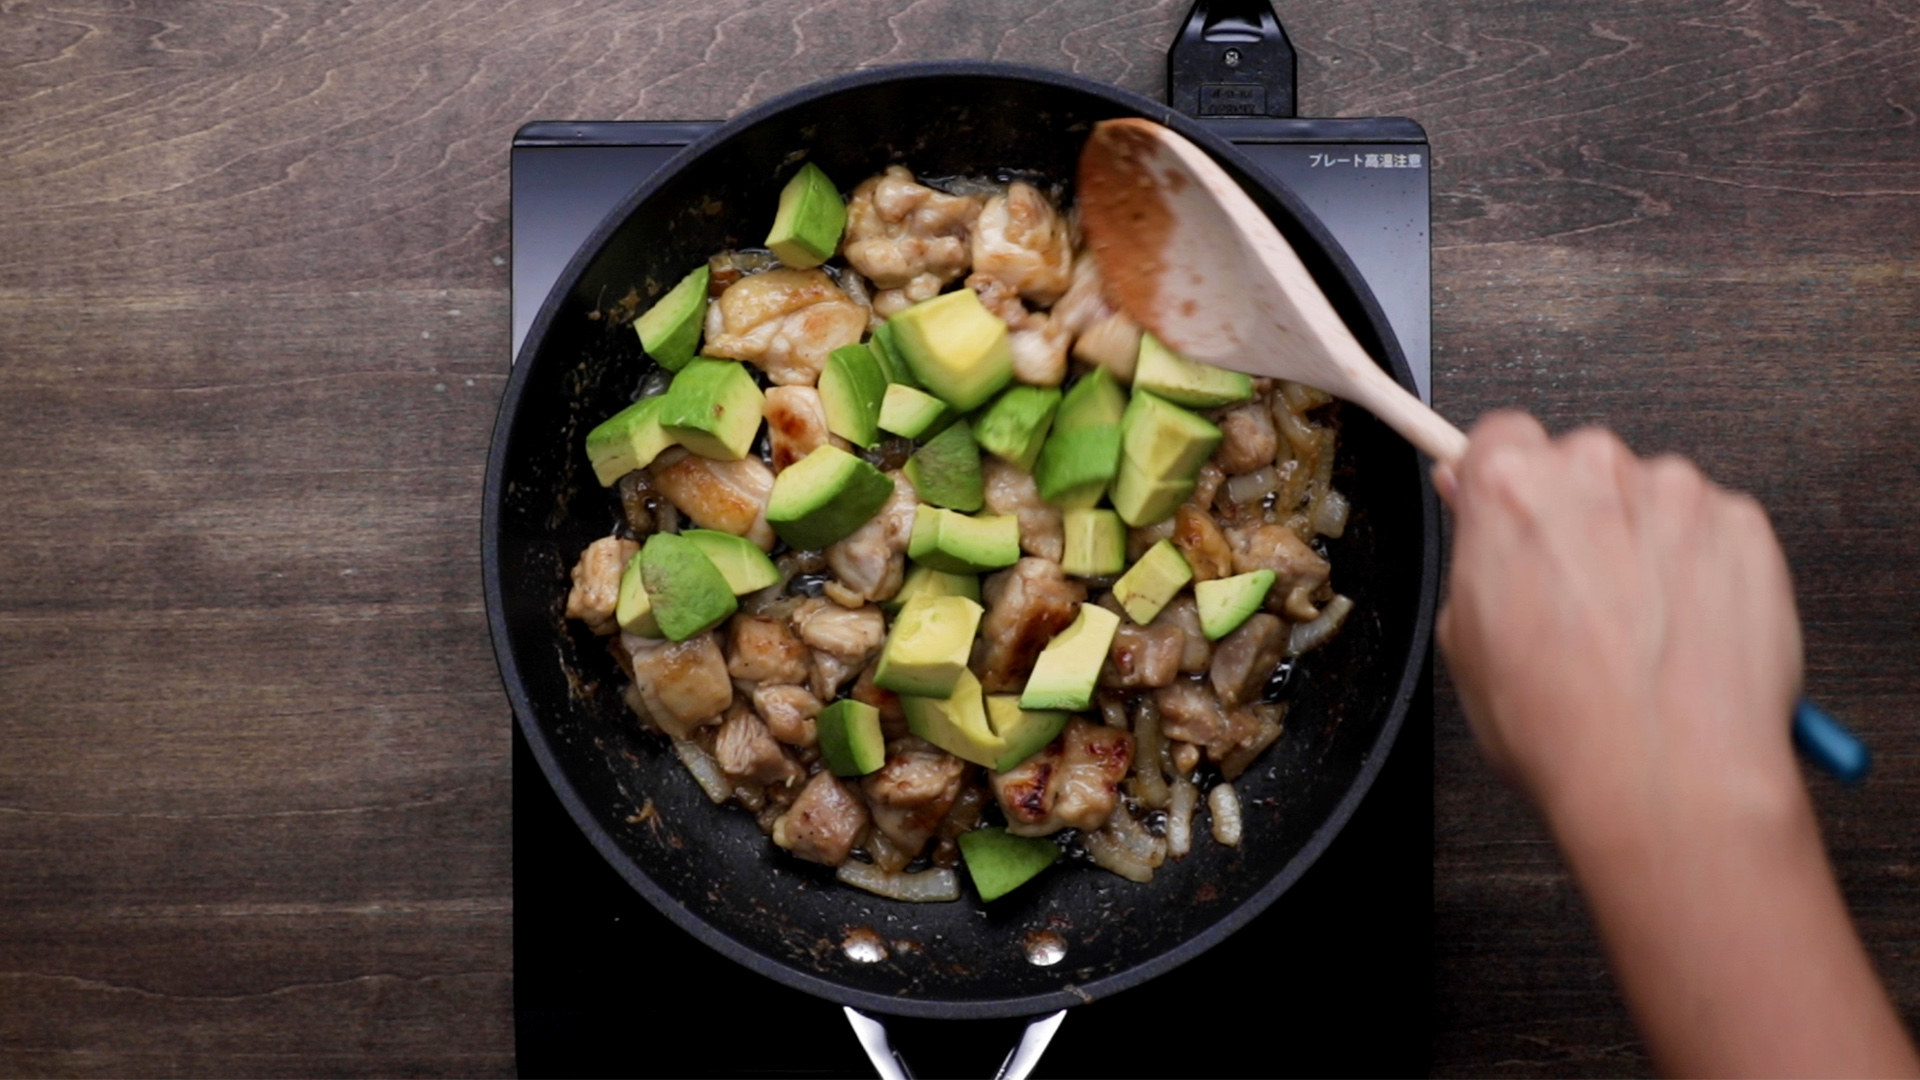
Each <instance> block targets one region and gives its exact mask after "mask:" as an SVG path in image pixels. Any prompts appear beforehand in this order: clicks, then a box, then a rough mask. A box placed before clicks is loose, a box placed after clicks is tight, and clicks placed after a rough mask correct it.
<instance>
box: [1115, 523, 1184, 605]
mask: <svg viewBox="0 0 1920 1080" xmlns="http://www.w3.org/2000/svg"><path fill="white" fill-rule="evenodd" d="M1192 580H1193V567H1191V566H1188V565H1187V560H1186V558H1185V557H1184V556H1182V555H1181V554H1180V549H1179V548H1177V547H1174V546H1173V541H1171V540H1162V541H1160V542H1158V543H1156V544H1154V545H1153V546H1152V547H1150V548H1148V549H1147V553H1146V554H1145V555H1142V556H1140V561H1139V562H1136V563H1134V564H1133V565H1132V566H1131V567H1128V569H1127V572H1126V573H1124V574H1121V575H1120V580H1119V581H1116V582H1114V583H1113V598H1114V599H1115V600H1118V601H1120V606H1121V607H1122V608H1124V609H1126V612H1127V618H1129V619H1132V620H1133V621H1134V622H1136V623H1139V624H1140V625H1141V626H1145V625H1146V624H1148V623H1150V622H1152V621H1153V618H1154V616H1156V615H1158V614H1160V609H1161V608H1163V607H1166V606H1167V605H1168V604H1169V603H1172V602H1173V598H1174V597H1176V596H1178V595H1180V590H1181V589H1184V588H1186V587H1187V582H1189V581H1192Z"/></svg>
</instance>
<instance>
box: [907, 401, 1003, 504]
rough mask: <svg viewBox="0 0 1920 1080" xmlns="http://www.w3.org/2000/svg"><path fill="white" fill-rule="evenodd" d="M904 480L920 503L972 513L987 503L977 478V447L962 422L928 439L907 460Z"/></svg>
mask: <svg viewBox="0 0 1920 1080" xmlns="http://www.w3.org/2000/svg"><path fill="white" fill-rule="evenodd" d="M905 472H906V474H907V480H908V482H909V483H911V484H913V490H914V491H915V492H917V493H918V494H919V496H920V501H922V502H929V503H932V504H933V505H935V506H944V507H947V508H948V509H951V510H963V511H965V512H967V513H969V514H970V513H972V512H974V511H975V510H978V509H980V508H981V507H982V506H985V505H986V504H987V487H986V482H985V481H984V480H982V479H981V476H980V448H979V447H978V446H976V445H974V441H973V429H972V428H971V427H969V426H968V425H967V422H966V421H965V420H956V421H954V423H953V426H951V427H949V428H947V430H945V431H943V432H941V433H940V434H938V435H935V436H934V437H933V438H931V439H928V440H927V442H926V445H924V446H922V447H921V448H920V449H918V450H916V451H914V453H913V456H912V457H910V458H908V459H907V465H906V469H905Z"/></svg>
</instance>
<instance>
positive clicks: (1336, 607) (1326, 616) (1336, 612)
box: [1287, 596, 1353, 656]
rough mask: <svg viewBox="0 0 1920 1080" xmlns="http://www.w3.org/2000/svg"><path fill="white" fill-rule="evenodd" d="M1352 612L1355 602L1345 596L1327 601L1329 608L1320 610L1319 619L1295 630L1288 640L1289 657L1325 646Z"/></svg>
mask: <svg viewBox="0 0 1920 1080" xmlns="http://www.w3.org/2000/svg"><path fill="white" fill-rule="evenodd" d="M1352 611H1353V601H1352V600H1349V599H1347V598H1346V597H1344V596H1335V597H1334V598H1333V599H1331V600H1329V601H1327V606H1326V607H1324V608H1321V609H1320V617H1319V618H1317V619H1314V620H1313V621H1312V622H1303V623H1300V624H1299V625H1297V626H1295V627H1294V628H1293V633H1292V634H1291V635H1290V636H1289V637H1288V638H1287V655H1289V656H1299V655H1300V654H1301V653H1304V652H1311V651H1313V650H1314V649H1317V648H1319V647H1320V646H1322V645H1325V644H1326V643H1327V642H1328V641H1329V640H1330V639H1332V637H1333V635H1334V634H1335V633H1336V632H1338V631H1339V629H1340V624H1341V623H1343V622H1345V621H1347V615H1348V614H1349V613H1351V612H1352Z"/></svg>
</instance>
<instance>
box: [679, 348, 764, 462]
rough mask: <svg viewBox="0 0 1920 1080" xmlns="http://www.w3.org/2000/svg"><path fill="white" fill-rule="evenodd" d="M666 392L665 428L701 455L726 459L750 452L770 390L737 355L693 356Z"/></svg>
mask: <svg viewBox="0 0 1920 1080" xmlns="http://www.w3.org/2000/svg"><path fill="white" fill-rule="evenodd" d="M663 397H664V400H663V401H662V402H661V404H660V430H661V431H663V432H665V433H666V434H667V435H669V436H672V438H673V440H674V441H675V442H678V443H679V444H680V445H681V446H684V447H686V448H687V449H689V450H691V451H693V452H694V453H696V454H699V455H700V456H701V457H709V458H719V459H720V460H722V461H738V460H740V459H741V458H743V457H746V456H747V451H748V450H751V449H753V440H754V436H756V435H758V434H759V433H760V419H761V417H762V416H764V415H765V414H766V411H767V395H765V394H763V393H761V392H760V387H759V385H758V384H756V383H755V382H754V381H753V376H751V375H749V374H747V366H746V365H745V364H742V363H741V362H740V361H738V360H713V359H709V358H707V357H701V358H699V359H697V360H692V361H689V362H688V364H687V366H686V367H683V368H681V369H680V374H678V375H675V376H674V377H673V385H672V386H669V387H668V388H667V392H666V394H665V395H663Z"/></svg>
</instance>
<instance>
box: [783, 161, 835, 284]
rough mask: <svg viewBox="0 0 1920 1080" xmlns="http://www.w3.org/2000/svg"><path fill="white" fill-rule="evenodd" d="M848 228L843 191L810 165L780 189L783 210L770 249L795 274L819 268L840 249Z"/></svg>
mask: <svg viewBox="0 0 1920 1080" xmlns="http://www.w3.org/2000/svg"><path fill="white" fill-rule="evenodd" d="M846 225H847V204H846V203H845V202H842V201H841V199H840V191H839V189H838V188H836V187H834V186H833V181H831V180H829V179H827V174H826V173H823V172H821V171H820V166H818V165H815V164H814V163H813V162H811V161H809V162H807V163H806V164H805V165H802V166H800V171H799V172H797V173H794V174H793V179H791V180H788V181H787V186H786V187H783V188H781V189H780V208H779V209H778V210H777V211H775V212H774V215H773V229H772V231H770V232H768V233H767V249H768V250H770V251H772V252H773V253H774V254H775V255H778V256H780V261H781V262H783V263H785V264H786V265H788V266H791V267H793V268H794V269H796V270H806V269H809V268H811V267H815V266H819V265H820V264H821V263H823V262H826V261H827V260H828V259H831V258H833V253H834V252H835V251H836V250H838V249H839V247H840V231H841V230H842V229H844V228H846Z"/></svg>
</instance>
